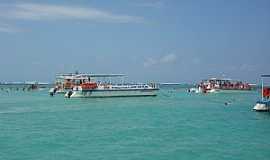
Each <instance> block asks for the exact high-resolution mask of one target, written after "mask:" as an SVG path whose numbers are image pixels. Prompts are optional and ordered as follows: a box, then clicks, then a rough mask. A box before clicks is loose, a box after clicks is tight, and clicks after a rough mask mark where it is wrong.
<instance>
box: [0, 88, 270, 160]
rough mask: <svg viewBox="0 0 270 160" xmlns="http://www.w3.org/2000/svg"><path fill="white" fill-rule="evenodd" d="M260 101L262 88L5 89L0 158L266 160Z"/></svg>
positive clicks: (268, 132)
mask: <svg viewBox="0 0 270 160" xmlns="http://www.w3.org/2000/svg"><path fill="white" fill-rule="evenodd" d="M258 99H259V94H258V91H251V92H238V93H232V94H229V93H217V94H208V95H196V94H190V93H187V92H186V89H161V90H160V91H159V95H158V96H157V97H140V98H95V99H65V98H63V96H62V95H57V96H55V97H49V96H48V91H47V90H43V91H34V92H23V91H11V92H9V93H6V92H5V91H0V160H9V159H12V160H13V159H14V160H16V159H23V160H52V159H55V160H73V159H74V160H78V159H105V160H112V159H119V160H129V159H134V160H142V159H145V160H159V159H163V160H175V159H190V160H195V159H203V160H209V159H214V160H217V159H219V160H222V159H230V160H234V159H235V160H238V159H239V160H240V159H241V160H256V159H258V160H267V159H270V113H257V112H254V111H252V107H253V105H254V104H255V102H256V100H258ZM225 102H231V103H230V104H229V105H227V106H226V105H224V103H225Z"/></svg>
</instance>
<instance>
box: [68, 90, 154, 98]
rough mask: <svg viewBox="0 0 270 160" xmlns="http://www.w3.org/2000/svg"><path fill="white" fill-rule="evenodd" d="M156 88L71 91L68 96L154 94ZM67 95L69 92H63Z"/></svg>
mask: <svg viewBox="0 0 270 160" xmlns="http://www.w3.org/2000/svg"><path fill="white" fill-rule="evenodd" d="M156 95H157V89H136V90H91V91H90V90H89V91H72V94H71V95H70V98H98V97H138V96H156ZM65 97H69V93H68V92H67V93H66V94H65Z"/></svg>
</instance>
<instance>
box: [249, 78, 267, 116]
mask: <svg viewBox="0 0 270 160" xmlns="http://www.w3.org/2000/svg"><path fill="white" fill-rule="evenodd" d="M265 78H270V75H261V83H262V92H261V100H260V101H257V103H256V105H255V106H254V107H253V110H255V111H263V112H265V111H270V86H265V85H264V79H265Z"/></svg>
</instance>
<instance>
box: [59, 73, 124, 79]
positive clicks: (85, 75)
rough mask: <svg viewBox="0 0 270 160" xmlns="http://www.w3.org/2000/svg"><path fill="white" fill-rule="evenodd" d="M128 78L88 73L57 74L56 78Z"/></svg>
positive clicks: (117, 75) (119, 75) (118, 75)
mask: <svg viewBox="0 0 270 160" xmlns="http://www.w3.org/2000/svg"><path fill="white" fill-rule="evenodd" d="M124 76H126V75H125V74H88V73H79V74H74V73H68V74H57V75H56V77H59V78H66V79H74V78H75V79H78V78H79V77H81V78H82V77H92V78H94V77H101V78H103V77H107V78H108V77H124Z"/></svg>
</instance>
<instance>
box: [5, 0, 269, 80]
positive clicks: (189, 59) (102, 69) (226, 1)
mask: <svg viewBox="0 0 270 160" xmlns="http://www.w3.org/2000/svg"><path fill="white" fill-rule="evenodd" d="M0 56H1V59H0V61H1V63H0V73H1V74H0V81H28V80H37V81H44V82H52V81H53V80H54V78H55V74H56V73H63V72H75V71H76V70H78V71H79V72H87V73H123V74H127V75H128V80H129V81H137V82H148V81H155V82H180V83H194V82H199V81H200V80H201V79H206V78H210V77H226V78H232V79H238V80H244V81H249V82H257V81H258V79H259V75H261V74H270V66H269V64H270V1H269V0H260V1H254V0H204V1H199V0H196V1H195V0H69V1H64V0H58V1H54V0H35V1H34V0H20V1H16V0H0Z"/></svg>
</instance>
